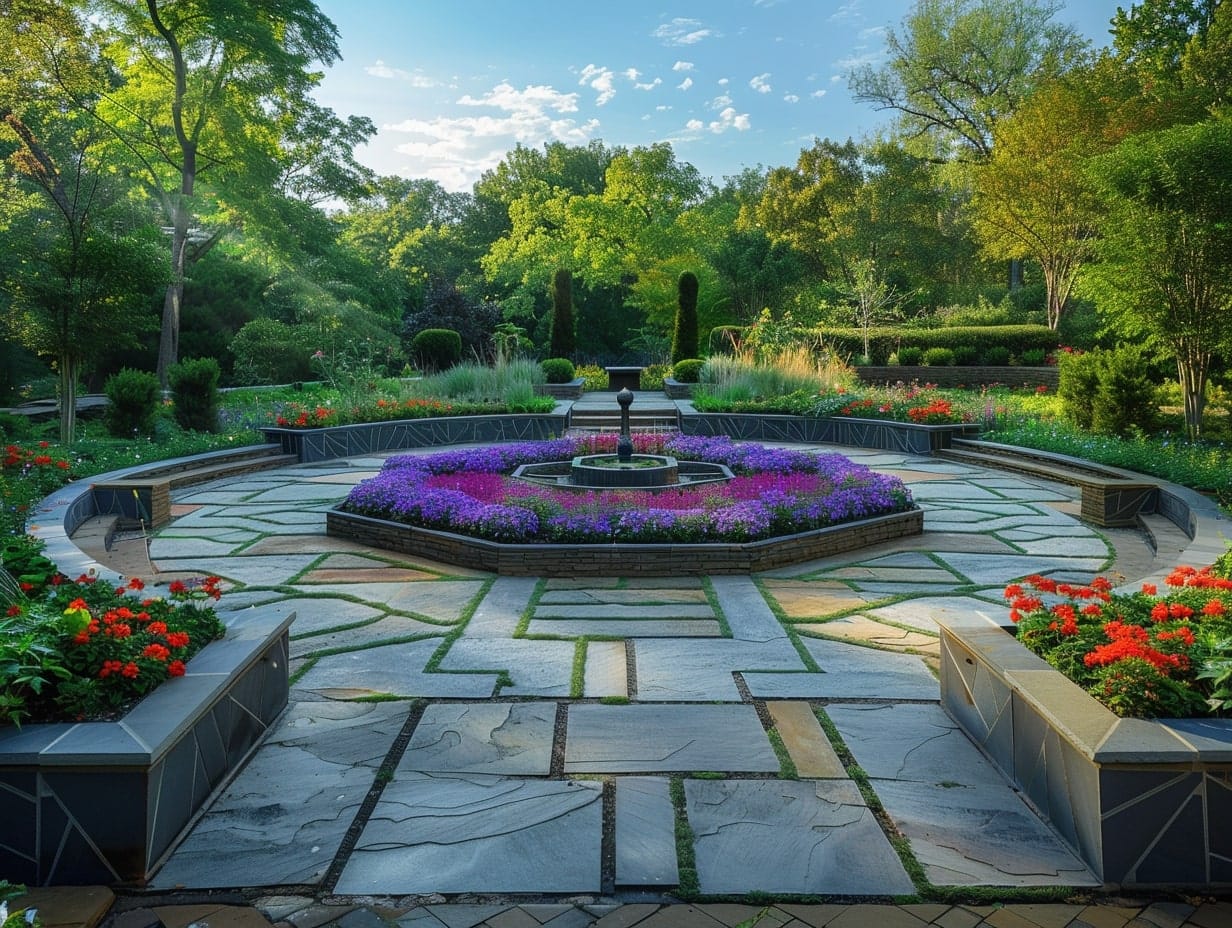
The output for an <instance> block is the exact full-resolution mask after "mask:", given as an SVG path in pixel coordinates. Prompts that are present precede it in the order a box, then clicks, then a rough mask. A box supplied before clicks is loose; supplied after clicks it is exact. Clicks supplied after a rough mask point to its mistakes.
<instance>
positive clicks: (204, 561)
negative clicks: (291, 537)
mask: <svg viewBox="0 0 1232 928" xmlns="http://www.w3.org/2000/svg"><path fill="white" fill-rule="evenodd" d="M315 560H316V555H315V554H283V555H279V556H277V557H259V556H254V555H243V556H238V557H228V558H206V557H196V558H160V559H159V561H158V569H159V570H160V571H162V572H164V573H168V572H177V573H196V574H198V575H200V576H206V575H209V574H217V575H218V576H220V577H225V578H226V579H227V580H233V581H235V582H236V583H242V584H243V585H244V586H279V585H281V584H284V583H287V582H288V581H290V579H291V578H292V577H294V576H296V575H298V574H299V573H300V572H301V571H303V570H304V568H306V567H308V565H310V564H311V563H312V562H313V561H315Z"/></svg>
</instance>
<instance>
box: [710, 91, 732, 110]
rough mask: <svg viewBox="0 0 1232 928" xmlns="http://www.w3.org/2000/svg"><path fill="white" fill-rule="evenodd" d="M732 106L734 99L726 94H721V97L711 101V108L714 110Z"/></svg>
mask: <svg viewBox="0 0 1232 928" xmlns="http://www.w3.org/2000/svg"><path fill="white" fill-rule="evenodd" d="M731 104H732V98H731V97H729V96H728V95H727V94H725V93H724V94H720V95H719V96H717V97H715V98H714V99H713V100H711V101H710V108H711V109H712V110H721V109H723V107H725V106H731Z"/></svg>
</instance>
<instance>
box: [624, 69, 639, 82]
mask: <svg viewBox="0 0 1232 928" xmlns="http://www.w3.org/2000/svg"><path fill="white" fill-rule="evenodd" d="M641 76H642V72H641V71H639V70H638V69H637V68H626V69H625V77H627V78H628V79H629V80H631V81H636V80H637V79H638V78H639V77H641Z"/></svg>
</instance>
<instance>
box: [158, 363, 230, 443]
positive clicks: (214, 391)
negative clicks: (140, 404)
mask: <svg viewBox="0 0 1232 928" xmlns="http://www.w3.org/2000/svg"><path fill="white" fill-rule="evenodd" d="M221 375H222V369H221V368H220V367H219V366H218V362H217V361H215V360H214V359H213V358H195V359H188V360H184V361H181V362H180V363H179V364H173V365H171V367H169V368H167V384H168V385H169V386H170V387H171V398H172V399H173V400H174V401H175V406H174V409H173V411H174V415H175V421H176V422H178V423H179V426H180V428H182V429H186V430H188V431H190V432H217V431H218V378H219V377H220V376H221Z"/></svg>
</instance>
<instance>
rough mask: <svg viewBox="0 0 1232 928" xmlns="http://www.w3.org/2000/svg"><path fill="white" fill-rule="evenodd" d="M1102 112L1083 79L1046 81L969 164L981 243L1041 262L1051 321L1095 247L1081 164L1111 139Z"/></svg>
mask: <svg viewBox="0 0 1232 928" xmlns="http://www.w3.org/2000/svg"><path fill="white" fill-rule="evenodd" d="M1104 112H1105V108H1104V106H1103V104H1102V101H1101V100H1100V99H1099V96H1098V95H1097V94H1096V93H1094V92H1093V91H1092V90H1091V88H1090V87H1089V85H1088V84H1087V83H1086V82H1082V81H1077V80H1070V81H1053V82H1050V83H1048V84H1047V85H1045V86H1043V87H1040V88H1038V89H1037V90H1036V91H1035V92H1034V93H1033V94H1032V95H1031V97H1030V98H1028V99H1027V101H1026V102H1025V103H1023V105H1022V106H1021V107H1020V108H1019V109H1018V111H1017V112H1016V113H1014V114H1013V115H1012V116H1010V117H1008V118H1006V119H1004V120H1002V121H1001V122H1000V123H999V124H998V126H997V128H996V131H995V138H996V146H995V147H994V149H993V152H992V156H991V158H990V159H989V160H988V162H987V163H986V164H984V165H983V166H981V167H979V168H978V169H977V170H976V172H975V197H974V199H973V200H972V204H971V206H972V211H973V215H974V220H975V229H976V232H977V233H978V235H979V237H980V240H981V242H982V244H983V248H984V251H985V253H986V254H987V255H988V256H989V257H991V258H1019V259H1026V258H1030V259H1033V260H1034V261H1036V262H1037V263H1038V264H1039V266H1040V271H1041V273H1042V274H1043V277H1044V289H1045V305H1046V310H1047V319H1048V326H1049V327H1050V328H1052V329H1056V327H1057V324H1058V323H1059V322H1060V320H1061V314H1062V313H1063V312H1064V310H1065V306H1066V303H1067V302H1068V301H1069V297H1070V293H1071V292H1072V290H1073V287H1074V283H1075V282H1076V281H1077V279H1078V274H1079V272H1080V271H1081V269H1082V267H1083V265H1084V264H1086V263H1087V262H1088V261H1089V260H1090V259H1091V258H1092V257H1093V255H1094V250H1095V222H1096V219H1097V217H1098V209H1097V200H1096V197H1095V194H1094V192H1093V191H1092V190H1091V185H1090V183H1089V182H1088V180H1087V178H1086V176H1085V174H1084V164H1085V160H1086V158H1088V157H1090V156H1091V155H1093V154H1097V153H1098V152H1099V151H1100V150H1101V149H1103V148H1107V147H1109V146H1108V145H1107V143H1106V142H1105V137H1104V136H1103V133H1102V131H1101V126H1102V124H1103V122H1104Z"/></svg>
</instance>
